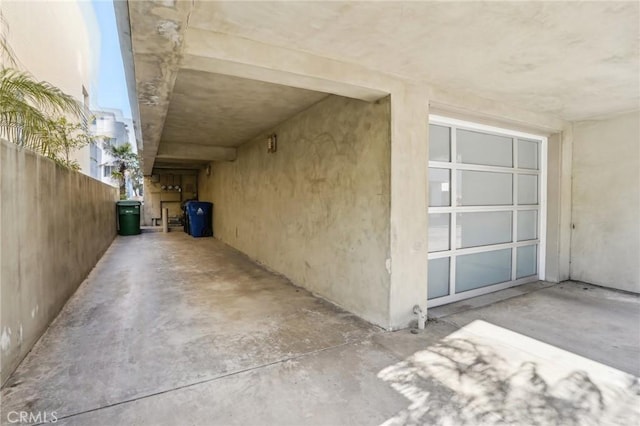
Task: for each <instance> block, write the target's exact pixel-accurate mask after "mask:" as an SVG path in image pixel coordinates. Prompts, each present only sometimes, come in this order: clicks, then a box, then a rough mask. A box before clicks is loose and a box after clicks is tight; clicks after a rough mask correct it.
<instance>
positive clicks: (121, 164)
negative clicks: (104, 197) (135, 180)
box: [105, 143, 140, 200]
mask: <svg viewBox="0 0 640 426" xmlns="http://www.w3.org/2000/svg"><path fill="white" fill-rule="evenodd" d="M105 150H106V151H107V152H108V153H109V154H110V155H111V156H112V157H113V161H111V162H108V163H107V164H106V165H108V166H112V167H114V169H115V170H114V171H113V172H112V173H111V177H113V178H114V179H115V180H117V181H118V183H119V186H120V199H121V200H124V199H126V198H127V192H126V188H125V185H126V180H127V177H129V178H131V177H132V176H133V175H135V171H136V170H139V169H140V162H139V160H138V155H137V154H136V153H135V152H133V151H132V149H131V145H130V144H128V143H125V144H122V145H119V146H116V145H106V146H105ZM134 188H135V184H134Z"/></svg>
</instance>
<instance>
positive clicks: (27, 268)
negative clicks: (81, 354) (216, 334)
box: [0, 141, 118, 383]
mask: <svg viewBox="0 0 640 426" xmlns="http://www.w3.org/2000/svg"><path fill="white" fill-rule="evenodd" d="M0 150H1V151H0V157H1V158H0V161H1V163H0V165H1V169H0V172H1V173H0V176H1V188H2V202H1V208H0V212H1V217H0V226H1V228H0V235H1V237H2V238H1V248H0V266H1V272H0V293H1V295H2V297H1V302H0V303H1V308H2V310H1V312H0V329H1V330H0V360H1V363H0V364H1V366H2V369H1V371H0V379H1V382H2V383H4V382H5V381H6V379H7V378H8V377H9V375H10V374H11V372H13V370H14V369H15V367H16V366H17V365H18V363H19V362H20V361H21V360H22V358H24V356H25V355H26V354H27V353H28V352H29V350H30V349H31V347H32V346H33V344H34V343H35V342H36V341H37V340H38V338H39V337H40V336H41V335H42V333H43V332H44V331H45V330H46V328H47V326H48V325H49V323H50V322H51V321H52V320H53V319H54V318H55V317H56V315H57V314H58V312H59V311H60V309H61V308H62V306H63V305H64V304H65V302H66V301H67V299H68V298H69V297H70V296H71V295H72V294H73V293H74V292H75V291H76V289H77V288H78V286H79V285H80V283H81V282H82V281H83V280H84V278H85V277H86V276H87V275H88V274H89V272H90V271H91V269H92V268H93V267H94V266H95V264H96V263H97V261H98V260H99V259H100V257H101V256H102V254H103V253H104V252H105V251H106V250H107V248H108V247H109V245H110V244H111V242H112V241H113V239H114V238H115V235H116V226H115V201H116V200H117V199H118V190H117V188H113V187H111V186H109V185H106V184H103V183H102V182H100V181H97V180H95V179H93V178H91V177H89V176H86V175H83V174H80V173H77V172H72V171H69V170H66V169H63V168H61V167H59V166H57V165H56V164H55V163H54V162H53V161H51V160H48V159H46V158H44V157H41V156H38V155H37V154H34V153H33V152H30V151H28V150H24V149H22V150H21V149H18V147H16V146H15V145H13V144H10V143H7V142H5V141H1V147H0Z"/></svg>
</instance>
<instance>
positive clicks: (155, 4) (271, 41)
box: [115, 0, 640, 174]
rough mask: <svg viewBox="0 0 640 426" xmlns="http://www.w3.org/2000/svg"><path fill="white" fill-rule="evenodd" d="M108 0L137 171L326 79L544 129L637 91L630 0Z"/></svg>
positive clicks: (230, 143)
mask: <svg viewBox="0 0 640 426" xmlns="http://www.w3.org/2000/svg"><path fill="white" fill-rule="evenodd" d="M123 5H124V6H123ZM115 7H116V10H117V11H118V19H119V22H120V21H122V22H120V24H119V26H120V28H121V37H123V38H125V39H126V38H127V37H129V36H130V40H131V51H132V56H133V61H134V63H135V80H136V88H137V96H138V105H139V108H140V123H141V126H140V127H141V131H142V136H143V163H144V171H145V174H149V173H151V170H152V168H153V164H154V163H155V162H156V159H159V160H161V161H162V162H164V163H166V164H170V163H171V162H172V161H173V160H181V161H193V162H198V161H200V162H202V161H209V160H232V159H234V158H235V149H234V147H236V146H237V145H239V144H241V143H243V142H246V141H248V140H250V139H251V138H253V137H255V136H257V135H259V133H260V132H263V131H265V130H267V129H268V128H270V127H272V126H274V125H276V124H278V123H279V122H282V121H284V120H286V119H287V118H289V117H291V116H292V115H294V114H295V113H297V112H298V111H301V110H303V109H305V108H307V107H308V106H310V105H311V104H313V103H315V102H317V101H319V100H320V99H321V98H322V97H324V96H325V93H334V94H340V95H343V96H349V97H353V98H356V99H363V100H366V101H372V100H375V99H379V98H380V97H382V96H386V94H388V93H391V92H392V91H393V90H395V89H394V88H395V87H397V86H394V84H396V83H397V82H398V81H402V82H404V83H403V84H405V83H407V82H410V83H411V84H418V85H419V86H420V87H429V88H430V90H431V95H430V96H432V97H431V98H429V100H430V102H432V104H433V105H436V107H438V106H442V105H444V106H448V107H450V110H451V111H455V108H457V107H459V108H460V109H462V110H463V112H464V110H465V108H467V110H466V111H468V112H472V113H482V112H483V111H482V110H483V109H485V110H486V109H492V110H493V111H494V112H496V111H497V112H496V113H495V114H493V115H491V114H492V113H486V114H488V115H489V116H491V117H494V116H496V114H497V115H498V116H500V117H497V118H498V119H500V118H505V119H507V120H509V119H511V118H512V117H513V116H514V112H515V111H516V110H517V111H519V112H518V114H517V115H518V116H519V117H525V116H526V118H527V119H522V120H520V121H519V122H522V123H523V124H525V125H529V124H531V123H532V122H533V121H537V122H538V123H536V124H539V122H540V120H541V121H544V123H546V124H544V125H542V126H541V127H542V128H545V129H553V130H555V131H557V130H558V129H562V127H563V125H564V123H565V121H578V120H586V119H594V118H601V117H604V116H608V115H613V114H616V113H620V112H625V111H629V110H635V109H638V107H639V103H640V3H639V2H569V1H567V2H536V1H525V2H449V1H442V2H427V1H423V2H400V1H395V2H392V1H388V2H328V1H322V2H288V1H285V2H244V1H233V2H219V1H190V0H189V1H186V0H185V1H174V0H158V1H131V0H130V1H129V2H128V3H126V4H125V3H123V2H116V3H115ZM123 7H124V8H126V9H127V10H124V11H123V10H122V9H123ZM127 18H128V20H127ZM129 24H130V26H129ZM129 28H130V30H131V32H130V34H129V32H128V31H129ZM438 96H439V97H440V99H438ZM530 117H535V120H532V121H529V118H530ZM539 118H540V120H538V119H539ZM513 120H514V121H518V120H516V119H515V118H514V119H513ZM563 120H565V121H563ZM552 121H553V123H552V124H549V123H551V122H552ZM559 123H562V124H559Z"/></svg>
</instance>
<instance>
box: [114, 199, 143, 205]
mask: <svg viewBox="0 0 640 426" xmlns="http://www.w3.org/2000/svg"><path fill="white" fill-rule="evenodd" d="M116 204H117V205H119V206H139V205H141V204H142V203H141V202H140V201H135V200H121V201H116Z"/></svg>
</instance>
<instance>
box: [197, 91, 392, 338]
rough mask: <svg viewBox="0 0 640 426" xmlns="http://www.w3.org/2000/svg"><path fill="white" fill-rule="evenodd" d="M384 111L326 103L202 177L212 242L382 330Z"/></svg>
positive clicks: (386, 174)
mask: <svg viewBox="0 0 640 426" xmlns="http://www.w3.org/2000/svg"><path fill="white" fill-rule="evenodd" d="M389 122H390V106H389V102H388V100H383V101H380V102H379V103H366V102H362V101H357V100H351V99H346V98H341V97H338V96H330V97H328V98H326V99H325V100H323V101H321V102H319V103H317V104H315V105H314V106H312V107H311V108H309V109H307V110H305V111H303V112H302V113H300V114H298V115H296V116H295V117H293V118H291V119H290V120H288V121H286V122H284V123H282V124H281V125H279V126H277V127H276V128H275V129H273V130H272V131H273V132H275V133H276V134H277V136H278V150H277V152H276V153H275V154H268V153H267V150H266V148H267V147H266V137H267V133H265V134H264V135H261V136H258V137H257V138H256V139H255V140H253V141H252V142H250V143H247V144H244V145H242V146H241V147H240V148H239V149H238V158H237V160H236V161H234V162H228V163H222V162H221V163H214V164H213V167H212V172H211V175H210V176H206V173H205V172H201V174H200V177H199V181H198V189H199V195H200V200H202V201H212V202H213V203H214V205H215V206H214V233H215V236H216V237H217V238H219V239H221V240H222V241H224V242H226V243H228V244H230V245H231V246H233V247H236V248H237V249H239V250H241V251H242V252H244V253H246V254H247V255H249V256H250V257H252V258H254V259H256V260H257V261H259V262H261V263H263V264H265V265H266V266H268V267H269V268H271V269H273V270H275V271H278V272H280V273H282V274H284V275H285V276H287V277H288V278H289V279H291V281H292V282H293V283H295V284H297V285H300V286H303V287H305V288H307V289H309V290H311V291H312V292H314V293H316V294H318V295H320V296H321V297H324V298H326V299H328V300H330V301H332V302H334V303H336V304H338V305H340V306H342V307H344V308H345V309H347V310H349V311H351V312H353V313H355V314H357V315H359V316H361V317H362V318H364V319H366V320H368V321H371V322H373V323H375V324H379V325H383V326H386V325H387V323H388V310H389V306H388V304H389V273H388V271H387V270H386V268H385V262H386V259H387V258H388V257H389V254H388V251H389V215H390V211H389V205H390V197H389V181H390V128H389Z"/></svg>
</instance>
